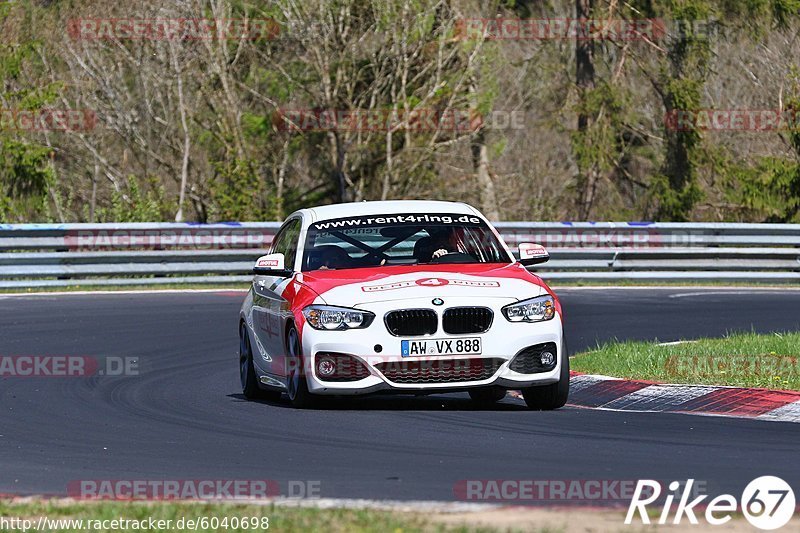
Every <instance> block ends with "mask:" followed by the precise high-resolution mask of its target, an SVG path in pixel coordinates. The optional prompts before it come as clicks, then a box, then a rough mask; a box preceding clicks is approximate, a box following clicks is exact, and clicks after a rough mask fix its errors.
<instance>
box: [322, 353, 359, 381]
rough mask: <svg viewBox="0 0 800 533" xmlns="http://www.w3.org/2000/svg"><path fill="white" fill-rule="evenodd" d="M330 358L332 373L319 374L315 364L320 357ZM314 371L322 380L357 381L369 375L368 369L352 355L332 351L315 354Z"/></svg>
mask: <svg viewBox="0 0 800 533" xmlns="http://www.w3.org/2000/svg"><path fill="white" fill-rule="evenodd" d="M323 358H324V359H331V360H332V361H333V362H334V363H335V365H336V366H335V369H336V370H335V371H334V373H333V374H332V375H329V376H321V375H320V373H319V369H318V367H317V364H318V363H319V361H321V360H322V359H323ZM316 363H317V364H315V365H314V373H315V374H316V376H317V377H318V378H319V379H321V380H323V381H358V380H360V379H364V378H366V377H369V369H368V368H367V367H366V366H365V365H364V363H362V362H361V361H360V360H358V359H356V358H355V357H353V356H352V355H348V354H344V353H334V352H319V353H317V356H316Z"/></svg>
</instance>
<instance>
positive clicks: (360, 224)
mask: <svg viewBox="0 0 800 533" xmlns="http://www.w3.org/2000/svg"><path fill="white" fill-rule="evenodd" d="M511 261H512V259H511V257H510V256H509V255H508V253H507V252H506V250H505V248H504V247H503V246H502V244H501V243H500V241H499V240H498V239H497V237H496V236H495V234H494V233H493V232H492V230H491V229H490V228H489V226H488V225H487V224H486V223H485V222H484V221H483V220H482V219H481V218H480V217H477V216H474V215H463V214H461V215H459V214H403V215H371V216H363V217H350V218H340V219H335V220H325V221H321V222H316V223H314V224H311V226H310V227H309V230H308V235H307V237H306V242H305V248H304V252H303V266H302V269H303V271H310V270H323V269H342V268H364V267H378V266H389V265H416V264H442V263H509V262H511Z"/></svg>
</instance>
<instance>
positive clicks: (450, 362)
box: [375, 358, 505, 383]
mask: <svg viewBox="0 0 800 533" xmlns="http://www.w3.org/2000/svg"><path fill="white" fill-rule="evenodd" d="M503 363H505V360H503V359H499V358H487V359H434V360H411V361H393V362H388V363H378V364H376V365H375V368H377V369H378V370H379V371H380V372H381V374H383V375H384V376H386V379H388V380H389V381H393V382H394V383H459V382H463V381H480V380H483V379H488V378H490V377H492V376H493V375H494V374H495V372H497V370H498V369H499V368H500V367H501V366H503Z"/></svg>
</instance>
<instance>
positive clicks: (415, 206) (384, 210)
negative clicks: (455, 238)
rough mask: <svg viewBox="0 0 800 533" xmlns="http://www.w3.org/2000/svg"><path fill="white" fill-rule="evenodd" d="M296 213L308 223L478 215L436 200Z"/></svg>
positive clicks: (457, 204) (347, 205) (341, 206)
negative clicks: (373, 217) (372, 217)
mask: <svg viewBox="0 0 800 533" xmlns="http://www.w3.org/2000/svg"><path fill="white" fill-rule="evenodd" d="M298 213H301V214H304V215H306V216H305V217H304V218H307V219H310V220H309V222H317V221H320V220H332V219H337V218H346V217H354V216H355V217H357V216H365V215H366V216H369V215H397V214H407V213H449V214H456V215H480V213H479V212H478V210H477V209H475V208H474V207H472V206H471V205H468V204H465V203H462V202H443V201H438V200H386V201H375V202H350V203H344V204H331V205H323V206H318V207H312V208H309V209H302V210H300V211H299V212H298Z"/></svg>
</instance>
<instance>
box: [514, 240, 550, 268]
mask: <svg viewBox="0 0 800 533" xmlns="http://www.w3.org/2000/svg"><path fill="white" fill-rule="evenodd" d="M549 259H550V254H549V253H547V250H546V249H545V247H544V246H542V245H541V244H536V243H532V242H521V243H519V262H520V263H522V264H523V265H524V266H530V265H538V264H541V263H546V262H547V261H548V260H549Z"/></svg>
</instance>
